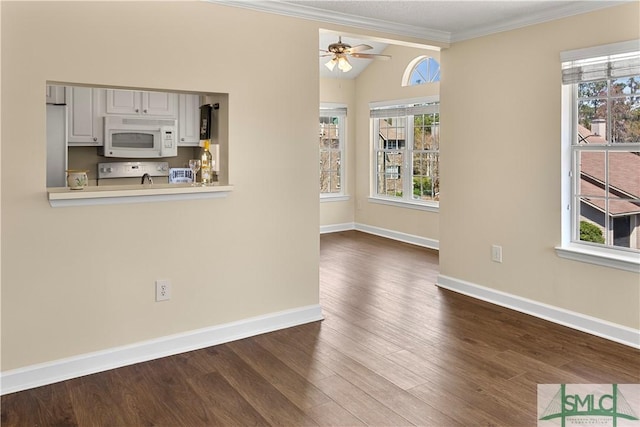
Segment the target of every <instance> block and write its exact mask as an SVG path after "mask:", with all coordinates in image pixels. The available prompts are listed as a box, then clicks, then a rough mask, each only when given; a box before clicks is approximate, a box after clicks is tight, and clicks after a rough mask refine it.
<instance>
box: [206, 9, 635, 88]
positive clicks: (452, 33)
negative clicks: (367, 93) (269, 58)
mask: <svg viewBox="0 0 640 427" xmlns="http://www.w3.org/2000/svg"><path fill="white" fill-rule="evenodd" d="M209 1H213V2H219V3H224V4H227V5H232V6H238V7H245V8H250V9H257V10H262V11H266V12H271V13H278V14H282V15H288V16H295V17H301V18H306V19H313V20H316V21H320V22H328V23H333V24H340V25H348V26H350V27H355V28H360V29H363V30H376V31H382V32H387V33H390V34H396V35H400V36H409V37H414V38H420V39H424V40H430V41H433V42H440V43H444V44H448V43H452V42H456V41H460V40H466V39H471V38H474V37H480V36H483V35H487V34H492V33H497V32H501V31H506V30H511V29H514V28H520V27H524V26H527V25H533V24H536V23H540V22H546V21H551V20H554V19H560V18H564V17H567V16H572V15H577V14H580V13H585V12H590V11H593V10H598V9H602V8H606V7H611V6H616V5H619V4H622V3H626V2H630V1H638V0H562V1H557V0H534V1H532V0H493V1H485V0H444V1H443V0H409V1H406V0H339V1H336V0H299V1H295V0H293V1H289V0H286V1H278V0H269V1H265V0H261V1H260V0H252V1H246V0H209ZM338 35H339V34H338V33H331V32H329V33H321V34H320V45H319V49H326V48H327V46H328V45H329V44H330V43H334V42H336V41H337V39H338ZM342 41H343V42H346V43H348V44H351V45H352V46H353V45H357V44H361V43H364V44H368V45H370V46H373V47H374V48H376V49H374V50H370V51H366V53H380V52H381V51H382V50H384V48H385V47H386V44H385V43H380V42H379V41H378V42H374V41H373V40H371V39H368V38H367V37H366V31H363V32H362V35H358V36H354V37H347V36H345V35H343V40H342ZM389 43H393V41H392V40H389ZM323 59H324V61H322V60H321V61H319V66H320V75H321V77H326V76H333V77H340V78H354V77H356V76H357V75H358V74H359V73H360V72H361V71H362V69H364V68H366V66H367V65H368V64H369V63H370V62H371V60H366V59H357V60H356V59H354V60H350V62H351V65H352V66H353V67H354V68H353V70H351V71H349V72H348V73H342V72H338V73H339V74H342V75H336V71H335V70H334V71H333V72H329V70H328V69H327V68H326V67H325V66H324V65H323V64H324V62H326V61H327V60H326V59H325V58H323ZM327 72H329V73H328V74H327ZM347 76H348V77H347Z"/></svg>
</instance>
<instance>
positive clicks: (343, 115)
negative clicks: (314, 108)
mask: <svg viewBox="0 0 640 427" xmlns="http://www.w3.org/2000/svg"><path fill="white" fill-rule="evenodd" d="M320 117H338V118H339V121H338V140H339V143H338V144H339V147H338V150H337V151H339V152H340V191H339V192H334V193H322V192H320V201H321V202H339V201H345V200H349V196H348V195H347V194H346V190H345V189H346V176H345V164H346V160H347V159H346V151H347V150H346V144H347V138H346V130H347V106H346V105H344V104H337V103H321V104H320V115H319V118H320ZM319 172H320V170H318V173H319Z"/></svg>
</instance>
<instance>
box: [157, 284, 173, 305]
mask: <svg viewBox="0 0 640 427" xmlns="http://www.w3.org/2000/svg"><path fill="white" fill-rule="evenodd" d="M168 299H171V280H156V301H166V300H168Z"/></svg>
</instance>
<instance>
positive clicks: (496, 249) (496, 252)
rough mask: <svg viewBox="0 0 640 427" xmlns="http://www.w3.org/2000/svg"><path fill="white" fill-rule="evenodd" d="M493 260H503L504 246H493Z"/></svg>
mask: <svg viewBox="0 0 640 427" xmlns="http://www.w3.org/2000/svg"><path fill="white" fill-rule="evenodd" d="M491 261H493V262H502V246H498V245H492V246H491Z"/></svg>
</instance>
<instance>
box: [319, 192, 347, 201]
mask: <svg viewBox="0 0 640 427" xmlns="http://www.w3.org/2000/svg"><path fill="white" fill-rule="evenodd" d="M349 199H351V196H345V195H344V194H336V195H335V196H334V195H320V203H322V202H346V201H348V200H349Z"/></svg>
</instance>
